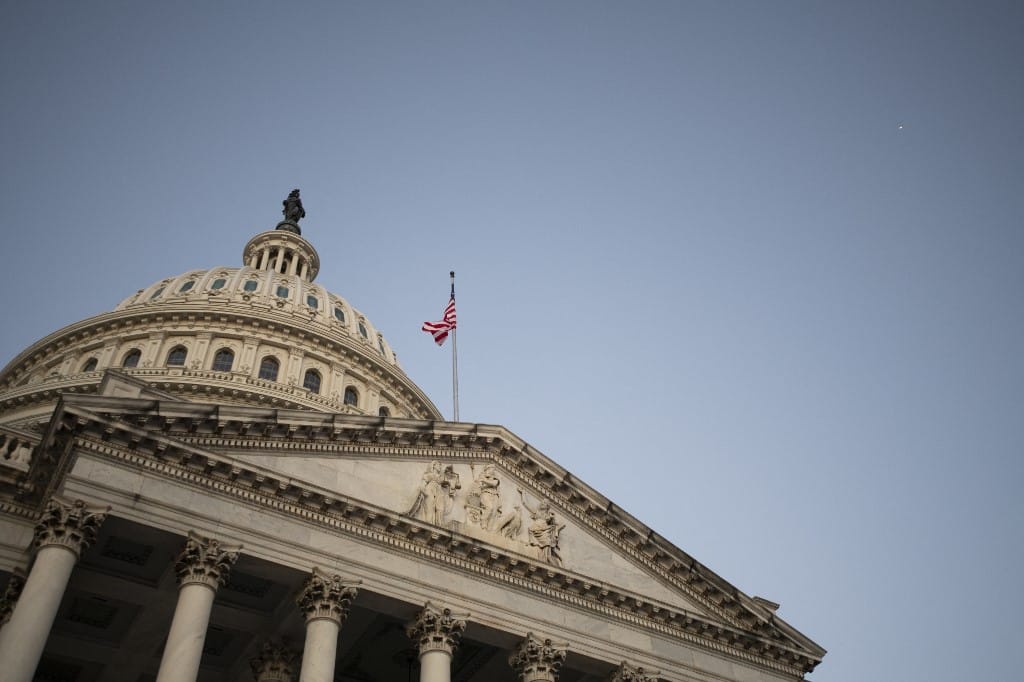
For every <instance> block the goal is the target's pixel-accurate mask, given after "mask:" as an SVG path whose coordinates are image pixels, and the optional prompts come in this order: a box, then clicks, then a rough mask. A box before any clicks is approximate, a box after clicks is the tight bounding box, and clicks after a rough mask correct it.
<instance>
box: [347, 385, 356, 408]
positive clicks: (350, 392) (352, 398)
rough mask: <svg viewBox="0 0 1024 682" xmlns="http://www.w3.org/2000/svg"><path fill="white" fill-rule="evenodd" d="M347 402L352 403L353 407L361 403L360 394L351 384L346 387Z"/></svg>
mask: <svg viewBox="0 0 1024 682" xmlns="http://www.w3.org/2000/svg"><path fill="white" fill-rule="evenodd" d="M345 404H346V405H352V406H353V407H355V406H356V405H358V404H359V394H358V393H356V389H354V388H352V387H351V386H349V387H347V388H346V389H345Z"/></svg>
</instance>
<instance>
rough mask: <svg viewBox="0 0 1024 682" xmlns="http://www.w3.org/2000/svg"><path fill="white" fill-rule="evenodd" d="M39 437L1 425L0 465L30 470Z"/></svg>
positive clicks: (18, 469)
mask: <svg viewBox="0 0 1024 682" xmlns="http://www.w3.org/2000/svg"><path fill="white" fill-rule="evenodd" d="M39 438H40V437H39V436H37V435H35V434H29V433H26V432H24V431H20V430H18V429H12V428H9V427H6V426H0V466H3V467H7V468H9V469H15V470H17V471H28V468H29V465H31V464H32V452H33V451H34V450H35V447H36V446H37V445H39Z"/></svg>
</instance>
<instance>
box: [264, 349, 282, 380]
mask: <svg viewBox="0 0 1024 682" xmlns="http://www.w3.org/2000/svg"><path fill="white" fill-rule="evenodd" d="M279 369H281V363H280V362H278V361H277V358H275V357H274V356H272V355H268V356H267V357H265V358H263V359H262V360H261V361H260V379H266V380H267V381H277V371H278V370H279Z"/></svg>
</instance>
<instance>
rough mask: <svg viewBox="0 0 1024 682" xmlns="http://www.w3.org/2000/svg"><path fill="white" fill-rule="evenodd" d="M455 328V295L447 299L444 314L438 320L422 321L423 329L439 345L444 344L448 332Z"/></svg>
mask: <svg viewBox="0 0 1024 682" xmlns="http://www.w3.org/2000/svg"><path fill="white" fill-rule="evenodd" d="M453 329H455V296H454V295H452V297H451V298H450V299H448V305H446V306H445V308H444V314H443V315H442V316H441V320H440V321H438V322H424V323H423V331H425V332H427V333H428V334H430V335H431V336H433V337H434V341H435V342H436V343H437V345H439V346H443V345H444V341H445V339H447V338H448V332H450V331H452V330H453Z"/></svg>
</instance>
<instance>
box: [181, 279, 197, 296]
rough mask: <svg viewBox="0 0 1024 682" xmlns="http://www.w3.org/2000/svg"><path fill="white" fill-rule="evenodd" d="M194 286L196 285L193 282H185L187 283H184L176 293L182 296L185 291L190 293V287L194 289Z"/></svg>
mask: <svg viewBox="0 0 1024 682" xmlns="http://www.w3.org/2000/svg"><path fill="white" fill-rule="evenodd" d="M195 285H196V283H195V281H194V280H191V279H190V280H189V281H187V282H185V283H184V284H182V285H181V288H180V289H178V293H179V294H183V293H185V292H186V291H191V290H192V287H194V286H195Z"/></svg>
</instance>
